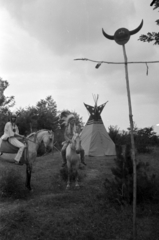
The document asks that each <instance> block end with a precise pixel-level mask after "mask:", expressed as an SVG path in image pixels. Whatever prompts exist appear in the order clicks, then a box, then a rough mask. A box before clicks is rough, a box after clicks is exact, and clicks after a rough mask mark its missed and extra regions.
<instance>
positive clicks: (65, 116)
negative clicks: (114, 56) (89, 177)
mask: <svg viewBox="0 0 159 240" xmlns="http://www.w3.org/2000/svg"><path fill="white" fill-rule="evenodd" d="M61 120H62V121H63V124H64V126H65V130H64V139H65V141H64V142H63V147H62V149H61V155H62V160H63V164H62V167H64V166H65V165H66V148H67V146H68V144H69V143H70V142H71V140H72V137H73V134H74V133H75V132H77V131H78V126H77V125H76V119H75V116H74V114H72V113H70V112H68V111H63V112H62V113H61ZM84 155H85V154H84V150H83V149H81V152H80V157H81V163H82V164H84V165H86V163H85V162H84Z"/></svg>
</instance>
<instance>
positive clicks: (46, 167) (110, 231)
mask: <svg viewBox="0 0 159 240" xmlns="http://www.w3.org/2000/svg"><path fill="white" fill-rule="evenodd" d="M158 157H159V151H158V150H157V151H156V152H154V153H152V154H151V155H141V156H140V160H142V161H149V163H150V166H151V167H150V172H153V171H154V170H155V173H157V169H156V168H155V166H158V165H157V164H158V162H159V160H158ZM86 163H87V166H86V167H84V168H81V169H80V170H79V174H80V189H79V190H76V189H75V188H74V184H73V183H72V185H71V189H70V190H69V191H67V190H66V189H65V188H66V181H65V180H64V179H63V178H62V177H61V174H60V169H61V158H60V155H59V153H54V155H53V156H52V155H48V156H45V157H40V158H38V159H37V161H36V163H35V166H34V173H33V174H32V186H33V189H34V191H33V192H30V193H29V192H28V190H27V189H25V185H24V184H25V166H14V165H13V164H10V163H8V162H7V161H6V160H0V174H1V179H0V180H3V181H4V179H5V181H7V180H6V179H10V178H11V177H10V176H11V175H12V177H13V179H12V182H13V180H14V183H15V185H14V184H13V185H12V189H13V188H14V191H13V193H10V194H8V195H7V194H6V195H1V196H0V216H1V218H0V239H1V240H11V239H12V240H33V239H39V240H52V239H54V240H56V239H57V240H58V239H66V240H74V239H76V240H98V239H99V240H105V239H106V240H115V239H118V240H129V239H132V238H131V237H132V206H126V207H125V208H122V207H119V206H114V205H113V204H111V203H110V202H109V201H108V200H107V196H106V195H105V192H104V187H103V182H104V180H105V178H106V177H109V178H111V177H112V175H111V171H110V168H111V167H112V166H113V164H114V163H113V159H112V158H111V157H109V158H108V157H107V158H87V159H86ZM4 173H5V174H4ZM13 173H14V174H13ZM15 179H16V180H15ZM5 181H4V182H5ZM10 184H11V182H10ZM0 186H1V184H0ZM8 188H9V187H8ZM1 189H2V186H1V187H0V190H1ZM6 189H7V187H6ZM158 220H159V207H158V206H157V205H154V206H150V205H143V206H140V207H138V209H137V232H138V240H149V239H151V240H156V239H158V235H159V230H158V226H157V224H156V223H157V222H158Z"/></svg>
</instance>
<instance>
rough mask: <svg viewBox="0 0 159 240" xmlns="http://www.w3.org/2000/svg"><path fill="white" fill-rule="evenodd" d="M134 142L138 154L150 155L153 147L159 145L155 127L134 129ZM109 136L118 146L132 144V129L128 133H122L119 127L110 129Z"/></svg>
mask: <svg viewBox="0 0 159 240" xmlns="http://www.w3.org/2000/svg"><path fill="white" fill-rule="evenodd" d="M133 132H134V141H135V147H136V149H137V152H138V153H150V152H151V147H152V146H157V145H158V144H159V137H158V136H157V135H156V133H155V132H154V131H153V127H146V128H141V129H139V128H137V127H134V131H133ZM108 133H109V136H110V137H111V139H112V140H113V141H114V143H115V144H116V145H124V144H130V143H131V141H130V140H131V139H130V128H128V131H124V130H123V131H120V129H119V128H118V127H117V126H110V127H109V132H108Z"/></svg>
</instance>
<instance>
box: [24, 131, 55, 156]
mask: <svg viewBox="0 0 159 240" xmlns="http://www.w3.org/2000/svg"><path fill="white" fill-rule="evenodd" d="M35 134H37V153H38V150H39V151H40V148H41V147H42V146H43V147H44V151H45V153H44V154H43V155H46V154H47V153H49V152H52V151H53V147H54V133H53V131H52V130H46V129H41V130H39V131H38V132H33V133H31V134H29V136H28V137H32V136H34V135H35Z"/></svg>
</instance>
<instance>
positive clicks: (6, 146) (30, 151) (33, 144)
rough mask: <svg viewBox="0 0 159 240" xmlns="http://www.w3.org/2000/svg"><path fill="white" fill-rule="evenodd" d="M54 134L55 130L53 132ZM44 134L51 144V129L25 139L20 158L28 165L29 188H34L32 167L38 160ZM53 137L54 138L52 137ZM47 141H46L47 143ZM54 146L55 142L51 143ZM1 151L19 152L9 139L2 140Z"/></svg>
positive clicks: (32, 134) (40, 131) (27, 181)
mask: <svg viewBox="0 0 159 240" xmlns="http://www.w3.org/2000/svg"><path fill="white" fill-rule="evenodd" d="M52 134H53V132H52ZM42 135H45V141H46V140H47V141H46V142H47V143H48V144H49V145H50V131H49V130H39V131H37V132H35V133H31V134H29V135H28V136H27V137H26V138H25V139H24V143H25V146H26V147H25V149H24V152H23V156H22V159H21V160H20V161H21V163H23V164H25V165H26V182H25V186H26V187H27V188H28V189H29V190H32V187H31V174H32V168H33V163H34V162H35V160H36V157H37V149H38V147H39V145H40V143H41V141H40V139H42V138H41V136H42ZM51 139H53V138H51ZM46 142H45V143H46ZM51 146H52V147H53V144H51ZM0 152H1V155H2V154H3V153H11V154H15V153H17V152H18V148H17V147H15V146H13V145H11V144H10V143H9V142H8V141H2V143H1V146H0Z"/></svg>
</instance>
